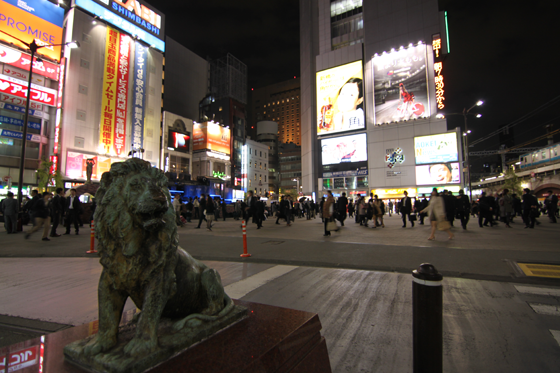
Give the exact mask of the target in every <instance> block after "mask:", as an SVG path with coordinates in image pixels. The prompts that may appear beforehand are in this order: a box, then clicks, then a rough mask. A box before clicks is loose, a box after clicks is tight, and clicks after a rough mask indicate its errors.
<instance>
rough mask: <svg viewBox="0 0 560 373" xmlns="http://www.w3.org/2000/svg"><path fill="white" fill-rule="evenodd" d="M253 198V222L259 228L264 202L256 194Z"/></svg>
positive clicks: (260, 226)
mask: <svg viewBox="0 0 560 373" xmlns="http://www.w3.org/2000/svg"><path fill="white" fill-rule="evenodd" d="M255 200H256V201H255V223H256V224H257V229H261V228H262V221H263V216H264V202H263V201H261V197H259V196H256V197H255Z"/></svg>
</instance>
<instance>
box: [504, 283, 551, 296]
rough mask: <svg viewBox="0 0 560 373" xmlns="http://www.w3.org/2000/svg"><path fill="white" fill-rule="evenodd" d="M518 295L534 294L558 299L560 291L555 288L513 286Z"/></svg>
mask: <svg viewBox="0 0 560 373" xmlns="http://www.w3.org/2000/svg"><path fill="white" fill-rule="evenodd" d="M514 287H515V289H517V291H518V292H520V293H525V294H535V295H550V296H553V297H560V289H557V288H556V289H555V288H543V287H536V286H524V285H514Z"/></svg>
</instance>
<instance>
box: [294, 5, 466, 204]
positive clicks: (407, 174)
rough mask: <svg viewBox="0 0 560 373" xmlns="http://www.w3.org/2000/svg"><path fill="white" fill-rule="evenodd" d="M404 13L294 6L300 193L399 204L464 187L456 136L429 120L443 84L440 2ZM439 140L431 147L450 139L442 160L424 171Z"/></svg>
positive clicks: (440, 101)
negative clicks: (379, 197) (362, 196)
mask: <svg viewBox="0 0 560 373" xmlns="http://www.w3.org/2000/svg"><path fill="white" fill-rule="evenodd" d="M403 4H404V7H403ZM403 4H401V5H397V4H395V3H391V2H385V1H381V0H372V1H362V0H302V1H300V41H301V44H300V45H301V54H300V66H301V147H302V149H301V158H302V171H301V172H302V181H301V185H303V187H304V188H303V193H304V194H308V195H311V194H312V193H313V192H319V195H322V193H323V192H322V191H323V190H326V189H332V190H333V191H334V192H335V195H336V194H340V193H342V192H343V191H345V192H346V193H347V194H348V195H350V196H352V194H356V193H360V194H363V193H367V194H369V193H370V192H372V191H373V192H375V193H379V194H381V195H384V198H389V197H388V196H391V197H392V198H400V197H402V195H403V192H404V191H405V190H407V191H409V195H410V194H411V193H410V192H411V191H413V194H412V195H416V194H418V193H419V192H420V191H422V192H423V191H425V190H427V189H431V188H432V187H438V188H446V189H450V190H454V191H457V190H458V189H459V188H460V187H461V186H462V185H464V180H463V177H461V173H462V156H461V155H462V147H461V145H462V141H460V140H461V139H459V133H458V132H456V131H455V130H454V131H451V132H448V129H447V122H446V120H445V119H440V118H439V117H438V118H436V115H437V114H438V113H440V112H438V110H442V105H445V97H444V94H445V89H444V85H445V84H448V83H449V82H447V81H444V74H445V61H444V56H445V55H446V54H447V53H448V42H447V32H446V22H445V17H446V14H445V12H444V11H440V9H438V1H437V0H419V1H407V2H405V3H403ZM436 54H437V55H436ZM440 62H441V63H442V65H440V64H439V63H440ZM434 63H436V65H435V66H434ZM436 68H437V69H436ZM438 74H439V75H438ZM436 84H437V85H436ZM444 134H445V135H446V136H443V137H437V138H436V140H434V141H443V140H442V139H445V140H446V141H447V140H448V139H449V138H453V139H454V141H453V142H452V144H451V145H452V146H447V143H446V144H445V146H444V148H445V149H446V151H447V153H446V154H440V155H441V156H442V157H443V158H445V159H446V161H443V158H438V157H437V156H434V157H432V158H429V157H428V158H429V159H430V162H431V163H425V162H424V161H425V159H426V157H422V156H427V155H434V154H436V155H437V151H436V149H437V148H438V144H436V143H435V142H430V141H426V138H425V136H432V135H444Z"/></svg>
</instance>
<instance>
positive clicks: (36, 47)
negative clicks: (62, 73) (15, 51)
mask: <svg viewBox="0 0 560 373" xmlns="http://www.w3.org/2000/svg"><path fill="white" fill-rule="evenodd" d="M0 32H2V33H3V34H6V35H8V36H9V37H11V38H14V39H16V40H18V41H19V42H21V43H23V44H24V45H25V46H27V47H28V48H29V50H30V51H31V59H30V63H29V77H28V78H27V93H26V95H25V98H26V103H25V114H24V119H23V136H22V139H21V140H22V144H21V156H20V160H19V180H18V206H21V201H22V200H23V194H22V187H23V171H24V169H25V146H26V143H27V126H28V124H29V123H28V121H29V103H30V101H31V97H30V96H31V77H32V75H33V58H34V57H35V53H36V52H37V50H39V49H41V48H45V47H58V46H63V45H67V46H69V47H70V48H78V47H79V46H80V44H79V43H78V42H77V41H70V42H67V43H64V44H48V45H37V44H36V43H35V39H33V41H32V42H31V43H26V42H24V41H23V40H21V39H18V38H16V37H15V36H12V35H10V34H8V33H7V32H4V31H2V30H0Z"/></svg>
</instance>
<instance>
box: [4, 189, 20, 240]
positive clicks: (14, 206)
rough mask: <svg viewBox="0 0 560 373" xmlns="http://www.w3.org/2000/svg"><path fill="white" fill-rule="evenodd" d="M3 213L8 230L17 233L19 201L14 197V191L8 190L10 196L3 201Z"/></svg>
mask: <svg viewBox="0 0 560 373" xmlns="http://www.w3.org/2000/svg"><path fill="white" fill-rule="evenodd" d="M2 214H4V228H6V232H8V234H10V233H17V216H18V201H17V199H14V193H12V192H8V198H6V199H5V200H3V201H2Z"/></svg>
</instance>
